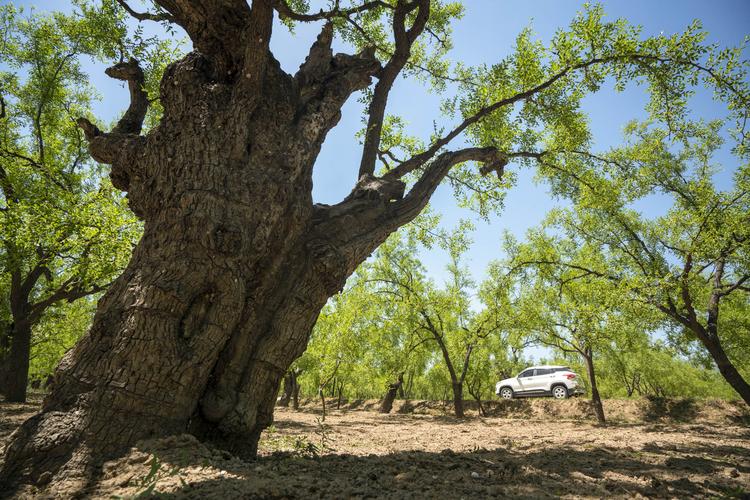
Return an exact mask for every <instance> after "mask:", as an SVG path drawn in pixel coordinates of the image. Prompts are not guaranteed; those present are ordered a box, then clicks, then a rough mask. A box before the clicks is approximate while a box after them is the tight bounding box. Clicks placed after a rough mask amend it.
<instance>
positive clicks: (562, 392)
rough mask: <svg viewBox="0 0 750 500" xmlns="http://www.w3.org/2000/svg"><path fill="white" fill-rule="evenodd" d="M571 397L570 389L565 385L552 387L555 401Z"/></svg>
mask: <svg viewBox="0 0 750 500" xmlns="http://www.w3.org/2000/svg"><path fill="white" fill-rule="evenodd" d="M568 396H569V394H568V388H567V387H565V386H564V385H556V386H553V387H552V397H553V398H555V399H567V398H568Z"/></svg>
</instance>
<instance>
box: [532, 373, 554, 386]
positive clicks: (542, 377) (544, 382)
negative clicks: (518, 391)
mask: <svg viewBox="0 0 750 500" xmlns="http://www.w3.org/2000/svg"><path fill="white" fill-rule="evenodd" d="M552 372H553V370H551V369H549V368H537V369H535V370H534V376H533V377H531V381H530V385H531V390H533V391H546V390H547V389H548V385H549V382H550V378H551V377H552Z"/></svg>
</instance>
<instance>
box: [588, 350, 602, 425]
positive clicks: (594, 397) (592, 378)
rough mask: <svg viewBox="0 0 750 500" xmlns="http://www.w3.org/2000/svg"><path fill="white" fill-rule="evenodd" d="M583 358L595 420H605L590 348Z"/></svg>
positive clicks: (600, 421)
mask: <svg viewBox="0 0 750 500" xmlns="http://www.w3.org/2000/svg"><path fill="white" fill-rule="evenodd" d="M583 359H584V360H586V372H587V373H588V376H589V384H590V385H591V402H592V403H593V404H594V412H596V420H597V421H599V423H600V424H603V423H605V422H606V419H605V417H604V406H603V405H602V398H601V396H599V388H598V387H597V385H596V372H595V371H594V356H593V354H592V352H591V350H588V351H587V352H586V353H585V354H584V356H583Z"/></svg>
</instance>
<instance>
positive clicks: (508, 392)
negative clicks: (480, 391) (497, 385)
mask: <svg viewBox="0 0 750 500" xmlns="http://www.w3.org/2000/svg"><path fill="white" fill-rule="evenodd" d="M500 397H501V398H503V399H513V389H511V388H510V387H503V388H502V389H500Z"/></svg>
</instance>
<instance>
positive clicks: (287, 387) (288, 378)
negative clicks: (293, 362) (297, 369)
mask: <svg viewBox="0 0 750 500" xmlns="http://www.w3.org/2000/svg"><path fill="white" fill-rule="evenodd" d="M292 377H294V374H293V372H291V371H290V372H288V373H287V374H286V375H285V376H284V390H283V392H282V393H281V399H279V404H278V406H281V407H284V408H286V407H288V406H289V401H290V400H291V399H292V391H293V390H294V382H293V379H292Z"/></svg>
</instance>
